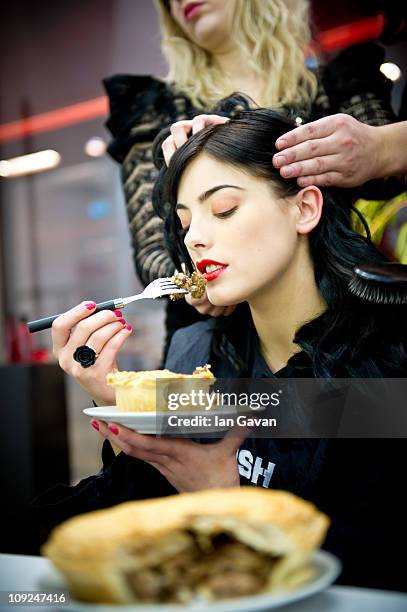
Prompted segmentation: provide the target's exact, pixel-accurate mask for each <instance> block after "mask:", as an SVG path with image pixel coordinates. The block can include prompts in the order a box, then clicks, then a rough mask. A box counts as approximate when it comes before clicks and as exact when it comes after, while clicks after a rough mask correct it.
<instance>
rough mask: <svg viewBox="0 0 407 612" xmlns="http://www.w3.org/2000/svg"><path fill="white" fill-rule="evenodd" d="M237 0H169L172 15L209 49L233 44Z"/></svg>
mask: <svg viewBox="0 0 407 612" xmlns="http://www.w3.org/2000/svg"><path fill="white" fill-rule="evenodd" d="M235 5H236V0H202V1H201V0H170V10H171V15H172V17H173V19H174V20H175V21H176V22H177V24H178V25H179V26H180V28H181V29H182V31H183V32H184V33H185V35H186V36H187V37H188V38H189V39H190V40H192V41H193V42H194V43H196V44H197V45H198V46H200V47H202V48H203V49H205V50H206V51H209V52H216V51H217V52H221V51H222V50H226V49H227V48H228V46H229V45H230V37H231V33H232V28H233V18H234V12H235Z"/></svg>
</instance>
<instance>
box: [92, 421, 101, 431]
mask: <svg viewBox="0 0 407 612" xmlns="http://www.w3.org/2000/svg"><path fill="white" fill-rule="evenodd" d="M90 424H91V425H92V427H93V429H96V431H99V423H98V422H97V421H91V422H90Z"/></svg>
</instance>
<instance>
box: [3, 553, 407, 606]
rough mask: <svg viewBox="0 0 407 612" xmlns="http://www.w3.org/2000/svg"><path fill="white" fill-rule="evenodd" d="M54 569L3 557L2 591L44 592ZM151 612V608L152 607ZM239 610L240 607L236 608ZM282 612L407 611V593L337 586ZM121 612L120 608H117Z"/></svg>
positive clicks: (21, 558)
mask: <svg viewBox="0 0 407 612" xmlns="http://www.w3.org/2000/svg"><path fill="white" fill-rule="evenodd" d="M53 573H54V570H53V568H52V565H51V563H50V562H49V561H48V559H45V558H43V557H30V556H25V555H5V554H0V591H3V593H4V592H5V591H31V590H36V591H38V590H40V588H41V586H40V585H41V579H43V578H44V576H46V575H47V574H48V575H49V574H53ZM57 609H59V610H63V609H64V608H63V606H59V608H57V607H53V606H40V605H37V606H17V605H14V606H4V605H3V606H1V605H0V610H1V611H3V610H21V611H22V612H28V611H36V612H39V611H42V612H51V611H52V610H57ZM150 609H151V608H150ZM236 609H237V608H236ZM279 609H280V610H281V611H282V612H407V594H404V593H393V592H391V591H378V590H374V589H360V588H356V587H342V586H333V587H330V588H329V589H326V590H325V591H323V592H322V593H318V594H317V595H313V596H311V597H308V598H307V599H304V600H301V601H299V602H297V603H293V604H288V605H286V606H283V607H281V608H279ZM117 610H118V611H119V610H120V606H117Z"/></svg>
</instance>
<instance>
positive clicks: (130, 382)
mask: <svg viewBox="0 0 407 612" xmlns="http://www.w3.org/2000/svg"><path fill="white" fill-rule="evenodd" d="M210 367H211V366H210V365H209V364H205V365H204V366H198V367H197V368H196V369H195V370H194V372H193V373H192V374H179V373H176V372H171V371H170V370H150V371H145V372H143V371H141V372H126V371H121V372H119V371H118V372H111V373H109V374H107V376H106V383H107V384H108V385H110V386H112V387H114V388H115V391H116V406H117V409H118V410H119V411H123V412H152V411H155V410H157V409H158V410H162V409H165V407H166V400H165V394H166V393H168V392H169V391H172V392H178V393H182V392H184V393H187V392H188V391H189V390H190V389H191V387H192V388H195V389H197V388H200V387H202V389H203V390H206V391H207V390H208V388H209V385H210V384H212V383H213V382H214V381H215V377H214V375H213V374H212V372H211V371H210ZM162 379H165V383H163V384H161V385H160V387H159V392H158V387H157V380H162ZM167 381H168V382H167ZM200 381H202V383H201V382H200Z"/></svg>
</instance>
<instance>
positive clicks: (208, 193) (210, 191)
mask: <svg viewBox="0 0 407 612" xmlns="http://www.w3.org/2000/svg"><path fill="white" fill-rule="evenodd" d="M228 188H229V189H230V188H231V189H240V190H241V191H244V189H243V187H238V186H237V185H216V186H215V187H211V188H210V189H208V191H204V192H203V193H201V195H200V196H199V197H198V202H199V203H200V204H202V203H203V202H205V200H207V199H208V198H210V197H211V195H213V194H214V193H216V192H217V191H219V190H220V189H228ZM175 208H176V210H177V209H178V208H188V207H187V206H185V205H184V204H180V203H179V204H177V205H176V207H175Z"/></svg>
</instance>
